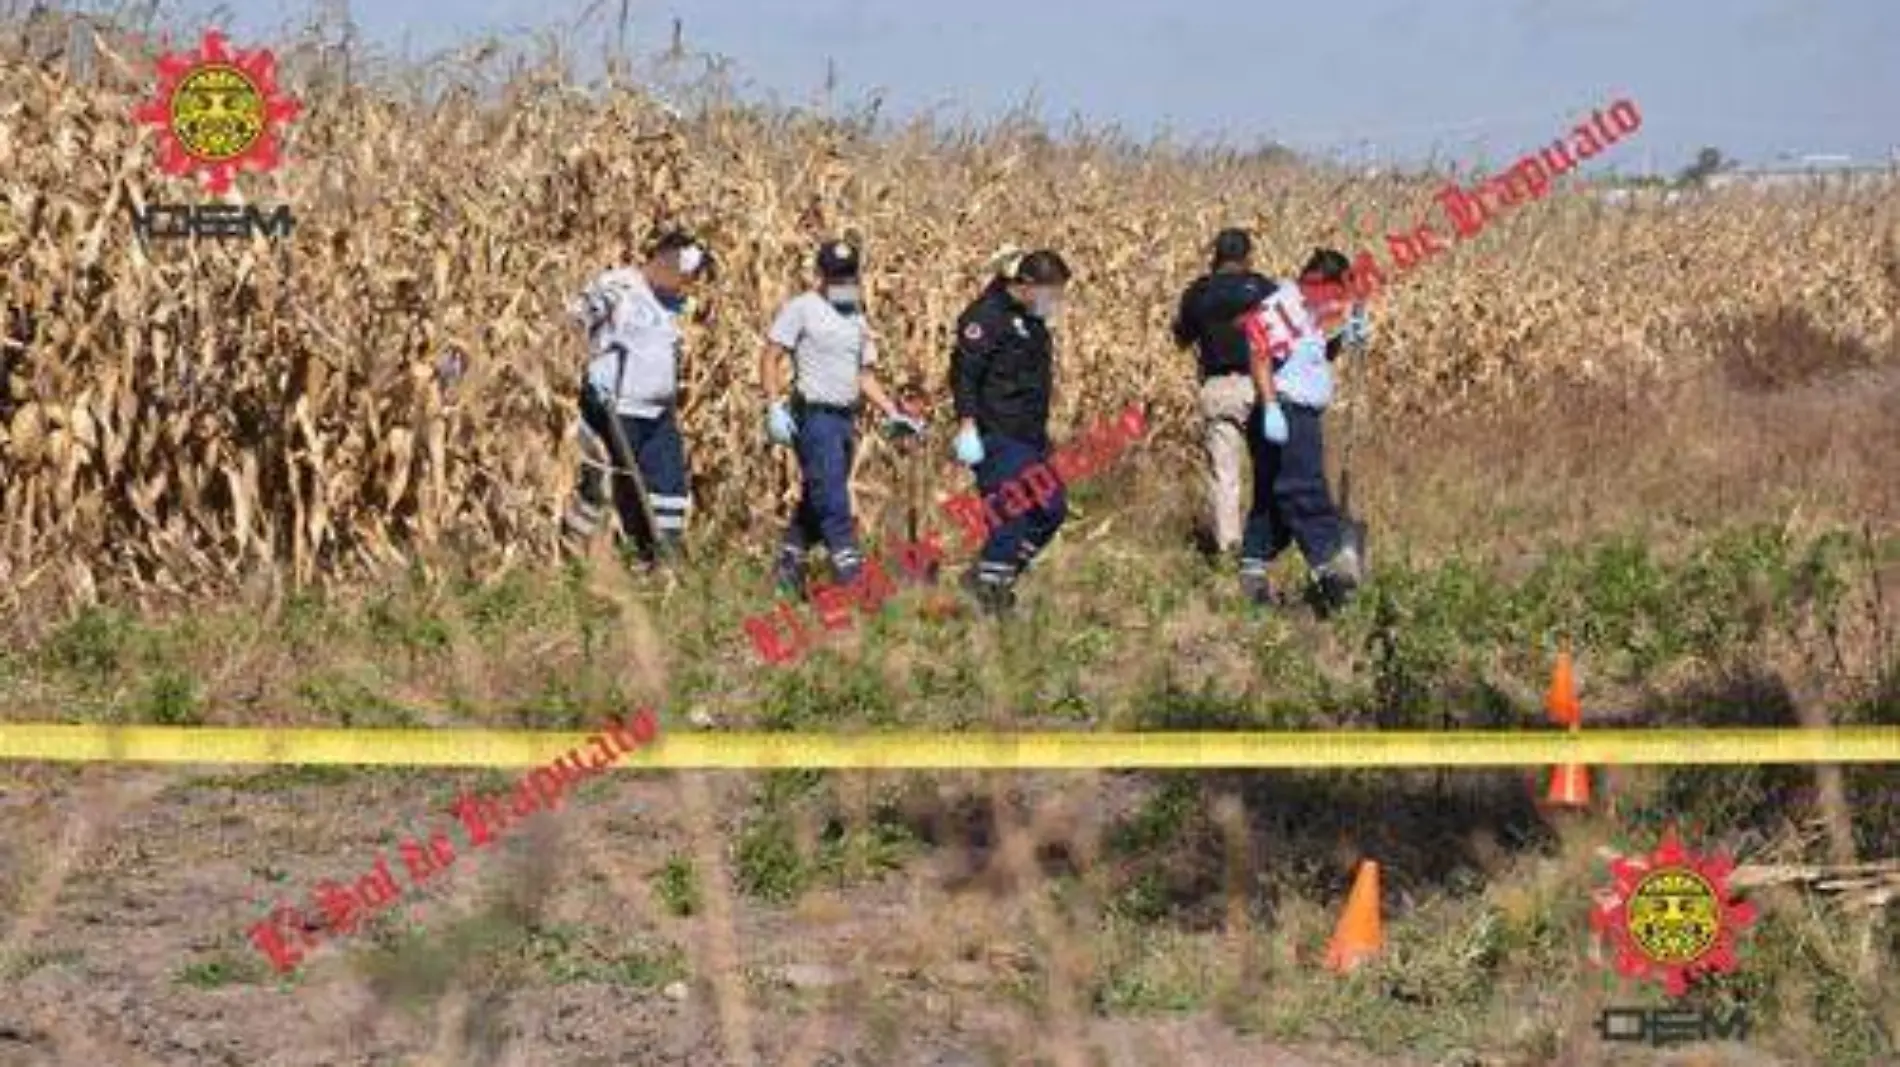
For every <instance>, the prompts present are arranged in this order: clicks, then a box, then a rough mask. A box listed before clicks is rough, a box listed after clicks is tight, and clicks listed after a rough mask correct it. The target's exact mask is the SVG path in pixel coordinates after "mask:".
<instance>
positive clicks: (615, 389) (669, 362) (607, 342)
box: [574, 269, 681, 419]
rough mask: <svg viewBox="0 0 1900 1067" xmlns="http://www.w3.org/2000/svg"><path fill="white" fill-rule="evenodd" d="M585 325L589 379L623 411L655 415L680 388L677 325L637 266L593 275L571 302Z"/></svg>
mask: <svg viewBox="0 0 1900 1067" xmlns="http://www.w3.org/2000/svg"><path fill="white" fill-rule="evenodd" d="M574 313H575V316H576V317H577V318H579V319H580V321H581V322H582V324H584V325H585V326H586V327H587V334H588V362H587V382H588V384H589V385H590V386H592V387H593V389H594V390H595V391H596V392H598V393H599V394H600V395H601V396H602V397H605V398H607V399H608V400H609V401H610V402H611V403H612V404H613V407H614V410H615V411H618V412H619V413H620V414H622V415H631V416H634V417H636V418H643V419H650V418H657V417H658V416H659V415H660V414H661V413H662V412H664V411H665V410H666V409H667V408H670V407H672V406H673V403H674V399H675V397H676V396H677V394H678V392H679V362H680V342H681V336H680V329H679V324H678V322H677V321H676V317H675V316H674V314H673V313H672V312H671V311H668V310H667V309H666V307H665V305H663V304H661V303H660V300H659V297H658V296H656V295H655V294H654V292H653V287H652V286H650V285H648V284H647V280H646V276H645V275H643V274H641V273H640V272H639V271H637V270H631V269H619V270H610V271H607V272H605V273H603V274H601V275H599V276H598V277H596V278H595V279H594V280H593V282H592V283H590V284H589V285H588V287H587V291H586V292H584V293H582V294H581V297H580V299H579V300H578V301H576V302H575V305H574Z"/></svg>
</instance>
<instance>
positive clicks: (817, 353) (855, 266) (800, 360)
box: [759, 241, 923, 600]
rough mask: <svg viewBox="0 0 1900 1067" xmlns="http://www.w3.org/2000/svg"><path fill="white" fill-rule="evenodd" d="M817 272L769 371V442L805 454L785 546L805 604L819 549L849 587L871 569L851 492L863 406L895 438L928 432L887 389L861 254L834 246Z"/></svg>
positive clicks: (773, 333)
mask: <svg viewBox="0 0 1900 1067" xmlns="http://www.w3.org/2000/svg"><path fill="white" fill-rule="evenodd" d="M817 266H818V285H817V287H816V288H815V289H812V290H809V291H806V292H803V293H800V294H799V295H797V296H795V297H793V298H792V299H790V300H788V301H786V302H785V305H784V306H783V307H782V308H780V309H779V313H778V316H777V317H776V318H775V319H773V320H772V326H771V329H770V331H769V332H768V333H767V334H766V338H767V340H769V341H770V342H771V344H770V346H769V347H768V349H767V351H766V353H765V356H764V359H763V360H762V361H761V363H760V368H759V372H760V376H761V377H762V378H763V379H764V382H765V391H766V395H767V397H769V398H770V406H769V408H768V410H767V414H766V434H767V436H768V437H770V438H771V440H772V441H773V442H774V443H776V444H780V445H785V446H787V447H789V448H793V449H795V450H796V452H797V454H798V469H799V475H800V478H799V481H800V495H799V502H798V510H797V511H796V512H795V513H794V514H793V515H792V520H791V522H790V524H789V525H787V527H786V529H785V537H784V540H783V541H782V542H781V544H780V547H779V556H778V565H777V580H778V586H779V589H780V591H781V592H783V593H785V594H786V595H788V596H791V597H795V598H797V599H801V600H802V599H804V597H805V577H804V576H805V555H806V552H807V551H808V550H809V548H810V546H811V545H812V543H813V542H815V541H819V540H822V541H823V542H824V544H825V548H826V550H827V552H829V554H830V556H831V568H832V573H833V575H834V576H835V577H836V579H837V581H838V582H839V583H840V584H843V585H849V584H851V583H854V582H856V581H857V580H858V576H859V573H860V570H861V568H862V567H863V565H864V556H863V553H862V552H861V551H860V550H859V548H858V539H857V530H856V527H855V524H854V522H853V520H852V517H851V487H850V479H851V457H852V454H853V452H854V451H855V449H856V446H857V429H856V420H857V413H858V407H859V397H860V396H861V395H862V396H866V397H869V398H870V399H871V401H872V402H873V403H875V404H876V405H877V406H878V408H879V409H880V410H882V411H883V412H884V415H885V417H886V419H887V420H888V422H887V429H891V430H895V431H900V432H909V433H918V432H921V431H922V429H923V424H922V423H921V422H919V421H918V420H917V419H915V418H913V417H912V416H910V415H909V414H907V413H905V412H904V411H903V410H902V409H900V408H899V407H898V406H897V405H896V404H895V403H893V402H892V401H891V398H890V396H889V395H888V394H886V393H885V392H884V388H883V386H882V385H880V384H878V380H877V375H876V373H875V371H874V370H873V368H874V367H875V365H876V363H877V342H876V340H875V338H874V337H873V336H872V331H871V326H870V323H869V322H868V321H867V320H866V319H865V316H864V303H863V291H862V289H861V287H860V285H859V254H858V249H857V248H856V247H855V246H854V245H853V244H851V243H850V242H848V241H827V242H825V243H824V244H823V245H822V246H820V247H819V249H818V262H817ZM788 356H789V357H790V362H791V369H792V375H791V377H792V385H791V394H790V396H789V397H788V396H787V395H786V374H785V369H786V368H785V363H786V357H788Z"/></svg>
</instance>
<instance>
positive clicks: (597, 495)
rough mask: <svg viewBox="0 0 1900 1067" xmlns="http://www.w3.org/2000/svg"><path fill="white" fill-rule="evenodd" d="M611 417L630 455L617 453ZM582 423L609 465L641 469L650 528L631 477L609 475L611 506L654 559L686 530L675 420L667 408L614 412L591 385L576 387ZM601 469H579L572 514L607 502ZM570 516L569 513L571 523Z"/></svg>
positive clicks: (684, 481) (682, 454)
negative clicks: (647, 414) (651, 414)
mask: <svg viewBox="0 0 1900 1067" xmlns="http://www.w3.org/2000/svg"><path fill="white" fill-rule="evenodd" d="M610 418H611V419H615V420H617V421H618V422H619V424H620V432H621V434H622V435H624V436H625V438H626V442H627V447H628V448H629V449H631V450H632V452H633V454H632V455H631V456H623V455H620V454H619V452H620V450H619V446H618V445H617V444H616V442H615V440H614V436H613V431H612V430H611V429H610V428H609V427H608V423H607V420H608V419H610ZM581 422H582V424H583V425H584V426H585V427H586V429H587V432H589V433H591V434H592V435H593V436H594V437H595V439H596V442H597V444H596V447H595V448H593V449H589V451H595V452H604V454H605V455H606V456H607V457H608V458H610V459H611V461H612V464H613V466H615V467H616V468H620V469H623V470H624V469H627V468H628V467H629V466H630V465H631V467H632V468H633V469H636V470H638V471H639V472H640V480H641V481H643V482H645V483H646V490H647V500H646V503H647V507H649V508H651V509H652V511H653V525H654V526H655V527H656V529H654V530H648V529H647V528H646V521H645V519H644V517H643V516H642V515H641V512H640V500H639V497H638V496H637V495H636V494H635V491H634V487H633V483H632V481H631V479H628V478H620V477H616V478H613V479H612V485H613V502H614V509H615V510H616V511H617V512H619V514H620V528H621V530H622V531H623V532H624V534H625V535H627V536H630V537H631V538H633V540H634V543H635V546H636V548H637V549H638V550H639V553H640V555H641V556H642V558H645V559H653V558H654V557H655V556H656V555H657V554H658V552H660V551H671V550H672V549H674V548H676V547H677V546H678V544H679V541H680V539H681V538H682V537H683V536H685V533H686V514H687V511H688V509H689V507H690V504H691V498H690V495H689V491H688V476H687V470H686V442H685V441H684V439H682V438H681V437H680V431H679V422H678V420H677V419H676V417H675V416H674V413H673V411H672V410H671V409H668V410H667V411H665V412H662V413H661V414H660V415H659V417H657V418H651V419H642V418H635V417H634V416H632V415H617V414H614V413H612V412H610V410H609V409H608V407H607V406H606V404H604V403H602V402H601V401H600V399H599V398H598V397H596V396H595V395H594V394H593V393H592V391H591V390H585V389H583V390H582V392H581ZM606 480H607V474H606V472H605V471H602V470H600V469H599V468H598V467H596V466H594V465H591V464H584V465H583V466H582V468H581V478H580V486H579V495H580V502H579V503H580V506H579V507H577V508H576V509H575V512H576V513H580V514H582V515H585V514H586V513H587V512H589V511H590V510H592V511H594V512H597V511H598V509H599V508H600V506H601V505H602V504H604V503H605V502H606V492H605V489H604V485H605V483H606ZM572 522H573V519H572V518H570V523H572Z"/></svg>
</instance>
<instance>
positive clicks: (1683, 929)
mask: <svg viewBox="0 0 1900 1067" xmlns="http://www.w3.org/2000/svg"><path fill="white" fill-rule="evenodd" d="M1734 869H1735V864H1734V863H1733V862H1732V861H1730V860H1729V859H1728V858H1727V857H1725V856H1711V857H1708V858H1698V857H1697V856H1696V855H1695V854H1694V853H1691V852H1689V851H1688V850H1687V849H1685V848H1683V847H1682V843H1681V842H1680V841H1678V840H1677V839H1676V832H1675V830H1674V829H1673V828H1672V829H1669V830H1666V831H1664V833H1663V839H1662V843H1661V845H1659V846H1658V847H1657V849H1656V851H1655V852H1654V853H1653V854H1651V855H1650V856H1648V857H1636V858H1629V857H1621V858H1618V859H1617V860H1616V861H1615V862H1614V863H1612V864H1611V873H1612V874H1613V875H1614V877H1615V879H1616V885H1615V888H1614V889H1613V890H1611V896H1610V898H1609V899H1608V900H1606V901H1602V902H1599V903H1598V905H1597V907H1596V908H1595V910H1593V911H1592V912H1591V913H1590V926H1591V928H1592V929H1594V930H1595V931H1596V932H1597V933H1598V934H1599V935H1608V936H1609V938H1610V939H1611V940H1612V941H1614V942H1615V945H1616V969H1617V972H1618V973H1620V974H1622V975H1623V976H1624V977H1625V978H1634V979H1638V980H1648V981H1660V982H1662V984H1663V987H1664V988H1665V989H1667V990H1668V992H1669V995H1670V996H1672V997H1680V996H1682V995H1684V994H1685V993H1687V992H1688V991H1689V983H1690V981H1691V980H1693V979H1695V978H1697V977H1700V976H1702V975H1706V974H1727V973H1728V972H1730V971H1733V970H1734V969H1735V968H1736V967H1737V965H1738V964H1739V960H1737V958H1736V955H1735V949H1736V944H1737V940H1736V937H1737V934H1738V933H1739V932H1740V931H1741V930H1743V929H1745V928H1747V927H1750V926H1752V925H1754V922H1755V906H1754V905H1753V904H1749V903H1746V902H1741V903H1736V902H1733V901H1730V900H1729V896H1728V876H1729V874H1730V873H1731V872H1733V871H1734Z"/></svg>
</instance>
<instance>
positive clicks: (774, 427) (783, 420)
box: [765, 400, 798, 445]
mask: <svg viewBox="0 0 1900 1067" xmlns="http://www.w3.org/2000/svg"><path fill="white" fill-rule="evenodd" d="M765 435H766V436H767V437H770V438H771V439H772V443H773V444H780V445H790V444H791V443H792V438H794V437H797V436H798V420H797V419H795V418H793V417H792V406H791V405H790V404H787V403H786V402H785V401H783V400H777V401H774V402H773V403H772V410H771V411H769V412H767V413H766V416H765Z"/></svg>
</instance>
